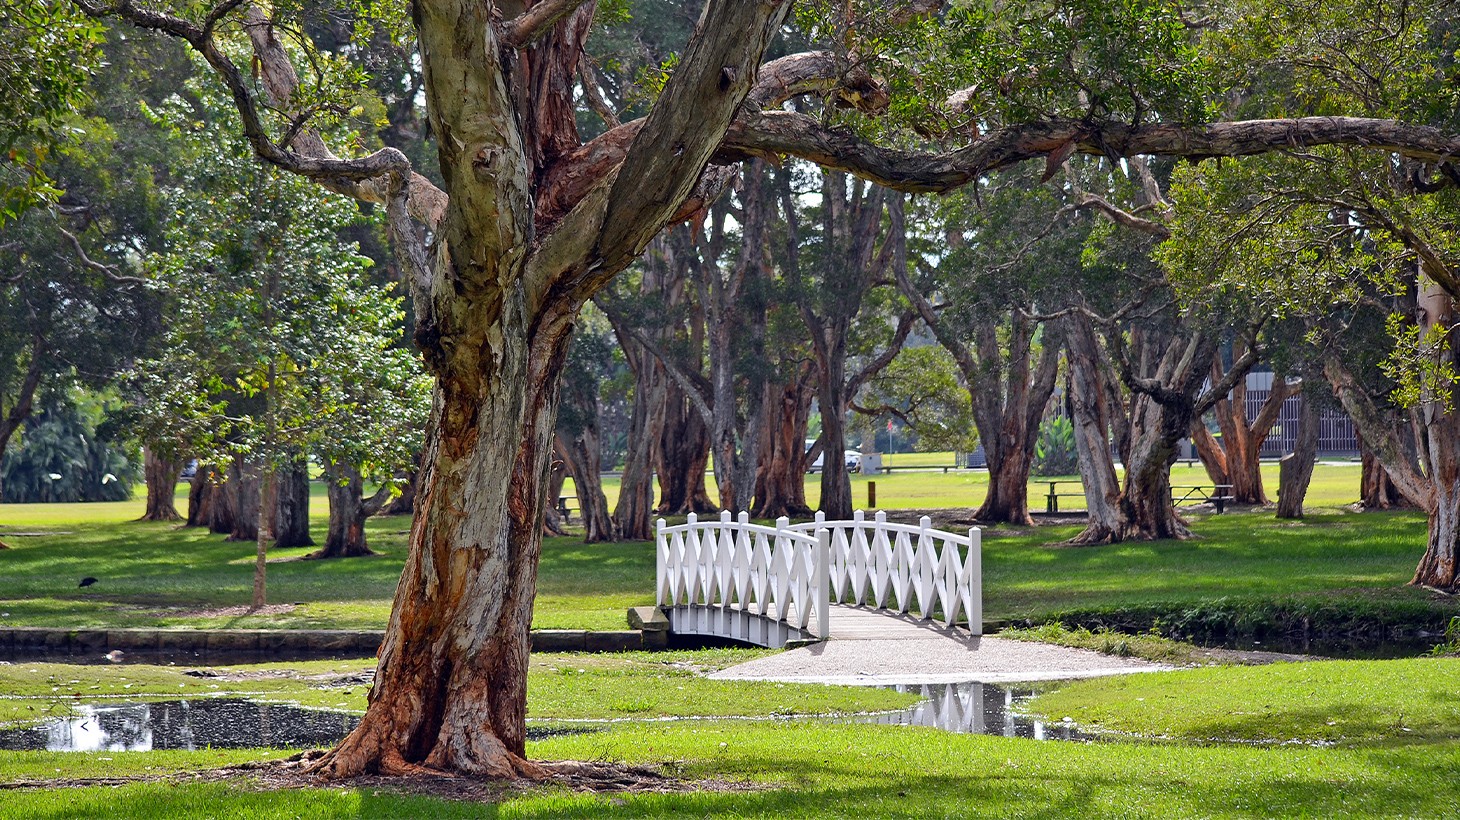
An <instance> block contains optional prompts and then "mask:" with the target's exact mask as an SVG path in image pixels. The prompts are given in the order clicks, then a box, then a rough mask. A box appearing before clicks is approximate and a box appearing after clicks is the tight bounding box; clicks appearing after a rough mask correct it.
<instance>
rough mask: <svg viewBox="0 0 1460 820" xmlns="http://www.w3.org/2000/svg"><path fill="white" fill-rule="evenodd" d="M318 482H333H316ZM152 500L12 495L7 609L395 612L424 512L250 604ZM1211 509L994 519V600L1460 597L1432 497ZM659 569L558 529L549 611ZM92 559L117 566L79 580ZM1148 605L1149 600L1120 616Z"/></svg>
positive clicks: (947, 486)
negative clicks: (1111, 525) (1099, 534)
mask: <svg viewBox="0 0 1460 820" xmlns="http://www.w3.org/2000/svg"><path fill="white" fill-rule="evenodd" d="M1184 469H1186V468H1184V467H1181V468H1178V472H1179V471H1180V470H1184ZM1196 469H1197V470H1199V469H1200V468H1196ZM814 478H815V477H812V480H813V482H814ZM975 479H978V480H979V481H981V480H982V474H981V473H962V474H949V475H943V474H942V473H903V474H894V475H893V476H883V477H880V478H878V479H877V480H878V481H879V485H878V486H879V490H878V494H879V498H887V499H889V500H892V499H897V498H898V497H899V495H898V494H896V493H894V494H892V495H891V496H888V495H887V494H886V493H884V491H883V484H882V483H881V482H905V484H903V485H902V486H903V488H904V489H906V490H909V492H908V493H907V494H905V496H904V497H907V498H912V499H913V500H914V501H916V503H915V504H913V505H912V506H914V507H923V506H937V505H938V504H939V503H941V502H940V499H941V500H942V501H943V502H946V500H947V499H949V498H952V497H954V496H957V495H959V494H960V493H962V492H963V490H961V489H959V488H960V487H961V486H962V485H963V484H964V483H966V482H970V481H974V480H975ZM859 480H862V479H859ZM1182 480H1184V479H1181V478H1180V477H1179V476H1178V479H1177V481H1178V483H1180V482H1181V481H1182ZM1357 481H1358V470H1357V468H1356V467H1349V466H1320V467H1319V469H1318V471H1317V478H1316V479H1315V494H1326V495H1324V497H1325V498H1327V499H1329V500H1330V501H1332V502H1333V503H1334V504H1335V505H1336V504H1337V502H1338V501H1339V500H1341V498H1348V497H1349V496H1342V492H1348V493H1350V495H1352V494H1354V493H1356V491H1357ZM919 487H921V488H923V489H922V490H919V491H918V493H917V494H914V493H912V492H911V490H912V489H916V488H919ZM315 492H316V494H318V493H320V492H322V487H320V486H318V485H316V486H315ZM969 503H971V501H970V502H969ZM888 506H889V508H892V505H890V504H889V505H888ZM312 510H313V514H314V524H315V534H316V537H317V538H322V537H323V528H324V523H325V515H326V505H325V502H324V500H323V499H322V498H318V497H316V499H315V503H314V504H313V506H312ZM140 512H141V501H140V500H135V501H132V502H123V503H116V504H69V505H23V504H6V505H0V533H15V532H30V533H47V534H45V535H19V536H17V535H10V536H7V537H6V539H5V540H6V541H7V542H8V543H9V544H10V545H11V546H12V547H13V549H10V550H3V551H0V624H7V625H16V626H58V627H126V626H170V627H201V628H207V627H270V628H354V629H380V628H383V626H384V624H385V622H386V620H387V618H388V616H389V611H390V605H391V598H392V596H393V595H394V592H395V584H396V580H397V578H398V577H399V574H400V568H401V565H402V563H403V561H404V557H405V556H404V552H405V546H404V545H405V534H406V528H407V527H408V526H409V521H408V520H407V519H406V518H403V517H394V518H375V519H371V520H370V522H369V523H368V525H367V532H368V534H369V539H370V544H371V546H372V548H373V549H375V550H376V551H378V552H379V553H380V555H378V556H374V557H369V558H356V559H344V560H336V561H300V560H297V559H298V557H299V556H301V555H303V554H304V553H305V552H307V551H308V549H297V550H276V551H274V553H273V554H272V557H271V563H270V566H269V599H270V601H271V602H273V603H281V604H293V605H294V606H293V608H292V609H291V610H290V611H288V612H285V613H283V614H278V615H268V616H260V615H245V614H242V612H241V611H240V610H239V609H238V607H241V606H242V605H244V604H246V603H247V602H248V600H249V593H250V589H251V584H252V572H253V570H252V561H253V544H252V543H229V542H226V541H224V540H223V539H222V537H221V536H217V535H211V534H209V533H206V532H202V531H200V530H198V529H184V528H179V527H177V526H175V525H172V524H152V523H141V522H136V521H134V520H132V519H135V518H136V517H137V516H138V515H140ZM1193 525H1194V528H1195V530H1196V532H1197V533H1198V534H1199V535H1200V536H1201V538H1199V539H1197V540H1193V541H1187V542H1174V541H1159V542H1153V543H1139V544H1120V545H1114V546H1106V547H1098V548H1078V549H1077V548H1065V547H1059V546H1054V545H1053V544H1054V542H1057V541H1059V540H1062V539H1065V538H1068V537H1069V536H1071V535H1073V534H1074V533H1075V531H1076V530H1077V528H1076V527H1068V526H1064V527H1040V528H1036V529H1034V530H1024V529H1011V528H999V529H993V530H989V531H988V532H986V534H985V537H984V555H985V557H984V572H985V580H984V590H985V591H984V596H985V611H986V613H987V615H988V617H990V618H1000V619H1026V618H1027V619H1034V620H1042V619H1048V618H1050V617H1055V616H1060V615H1070V614H1071V613H1073V614H1075V615H1079V616H1080V617H1081V618H1083V619H1085V620H1093V621H1094V622H1104V621H1102V619H1103V618H1105V617H1106V614H1109V613H1115V614H1116V617H1113V618H1112V619H1111V620H1113V621H1114V622H1115V624H1116V625H1123V626H1127V627H1133V628H1145V626H1146V625H1148V622H1150V621H1152V620H1153V619H1156V618H1165V619H1166V620H1167V621H1170V620H1171V619H1172V617H1173V616H1172V614H1171V613H1173V612H1178V611H1179V612H1187V615H1184V616H1182V617H1186V618H1187V619H1188V620H1193V619H1194V622H1200V623H1195V625H1193V626H1191V628H1189V629H1188V628H1187V626H1188V625H1186V624H1175V625H1174V626H1171V628H1169V629H1167V631H1168V633H1171V634H1181V635H1184V634H1192V635H1194V636H1195V637H1197V638H1203V636H1204V635H1206V634H1208V633H1204V632H1202V630H1203V629H1205V628H1208V627H1211V624H1210V623H1208V622H1209V621H1212V620H1213V619H1217V620H1222V619H1225V621H1227V622H1231V621H1234V620H1236V621H1240V620H1241V619H1242V618H1244V617H1248V615H1244V614H1243V611H1234V609H1233V608H1234V607H1235V608H1236V610H1242V607H1244V606H1246V605H1247V604H1245V603H1244V602H1249V603H1252V605H1253V606H1267V605H1269V604H1272V603H1274V602H1277V603H1280V604H1283V605H1285V606H1286V605H1288V604H1291V605H1292V607H1295V609H1293V613H1291V617H1292V618H1294V619H1303V618H1307V619H1309V620H1310V621H1311V620H1313V619H1314V618H1318V619H1320V620H1321V619H1322V617H1324V616H1323V615H1322V614H1321V613H1322V612H1332V611H1335V609H1337V610H1342V611H1343V612H1348V613H1357V614H1358V615H1360V616H1364V615H1365V612H1366V611H1371V610H1372V611H1374V612H1382V613H1388V614H1387V615H1385V617H1392V618H1398V619H1400V620H1405V619H1408V620H1414V619H1415V618H1421V619H1424V620H1425V622H1426V623H1429V622H1430V621H1433V620H1435V619H1440V622H1441V623H1442V622H1443V620H1444V619H1446V617H1447V616H1446V615H1445V613H1460V604H1457V603H1456V602H1455V600H1454V599H1445V598H1442V597H1440V596H1436V595H1434V594H1432V593H1429V592H1425V591H1423V590H1416V589H1411V588H1408V587H1405V586H1404V584H1405V582H1407V581H1408V580H1409V578H1410V576H1411V575H1412V573H1413V570H1414V565H1415V563H1416V562H1417V561H1418V559H1419V556H1420V554H1421V552H1422V551H1423V545H1424V538H1425V522H1424V519H1423V517H1422V516H1420V515H1418V514H1416V513H1406V512H1399V513H1362V514H1359V513H1353V512H1349V511H1347V510H1344V509H1342V507H1340V506H1327V507H1322V506H1320V507H1317V508H1316V509H1314V510H1313V514H1311V515H1310V516H1309V517H1308V518H1307V519H1306V520H1304V521H1300V522H1280V521H1277V520H1275V519H1273V518H1272V516H1271V513H1270V512H1264V511H1261V510H1258V511H1253V512H1229V513H1227V514H1225V515H1205V516H1195V517H1194V522H1193ZM653 575H654V560H653V549H652V547H651V545H649V544H645V543H624V544H598V545H585V544H582V543H580V542H579V541H578V540H577V539H576V538H572V537H567V538H551V539H547V540H546V541H545V542H544V544H543V554H542V565H541V570H540V573H539V586H538V596H537V601H536V609H535V615H534V624H533V625H534V626H535V627H537V628H562V629H569V628H576V629H622V628H624V625H625V624H624V611H625V610H626V609H627V608H628V607H630V606H638V605H644V604H649V603H652V596H653ZM86 576H92V577H96V578H98V579H100V580H99V582H98V583H96V584H95V585H93V586H89V587H85V588H78V587H77V583H78V581H79V580H80V579H81V578H83V577H86ZM1213 602H1223V603H1222V606H1224V607H1226V609H1223V610H1222V611H1220V612H1217V613H1215V614H1213V613H1212V612H1208V611H1206V610H1203V609H1202V608H1203V607H1208V608H1209V607H1210V606H1212V604H1213ZM1285 602H1286V603H1285ZM230 607H231V608H233V609H232V611H227V610H225V608H230ZM1292 607H1290V608H1292ZM219 610H225V611H219ZM1131 612H1137V613H1138V615H1139V617H1136V618H1135V619H1134V620H1133V621H1131V622H1129V623H1126V622H1122V621H1120V620H1119V616H1120V614H1121V613H1131ZM7 613H8V614H7ZM1315 613H1318V614H1315ZM1249 614H1250V613H1249ZM1371 614H1372V613H1371ZM1254 617H1259V618H1262V617H1266V616H1265V615H1262V614H1261V613H1258V614H1257V615H1256V616H1254ZM1365 617H1367V616H1365ZM1218 626H1222V625H1221V624H1218ZM1240 626H1241V625H1240V624H1235V625H1234V624H1231V623H1227V624H1226V625H1225V626H1223V628H1225V629H1227V630H1228V631H1232V630H1233V629H1237V627H1240ZM1340 626H1341V625H1340ZM1335 628H1338V627H1335ZM1237 631H1241V630H1240V629H1237Z"/></svg>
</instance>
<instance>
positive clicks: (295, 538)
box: [268, 459, 314, 547]
mask: <svg viewBox="0 0 1460 820" xmlns="http://www.w3.org/2000/svg"><path fill="white" fill-rule="evenodd" d="M270 483H271V484H272V487H271V492H270V496H271V497H272V499H273V510H271V511H270V516H269V519H268V520H269V521H270V522H271V525H272V532H273V537H274V544H273V545H274V546H276V547H312V546H314V539H313V538H312V537H310V535H309V466H308V464H306V463H305V462H304V460H303V459H300V460H298V461H295V462H293V463H291V464H289V465H287V466H285V467H280V468H278V469H276V470H275V471H274V474H273V476H272V480H271V482H270Z"/></svg>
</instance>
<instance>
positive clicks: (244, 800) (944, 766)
mask: <svg viewBox="0 0 1460 820" xmlns="http://www.w3.org/2000/svg"><path fill="white" fill-rule="evenodd" d="M528 754H529V755H530V756H532V757H534V758H538V759H578V760H583V759H590V760H610V761H622V762H625V763H634V764H646V765H651V766H657V767H660V768H661V770H663V771H665V772H667V773H669V774H673V775H676V776H678V777H680V778H682V779H686V780H689V781H702V782H704V785H703V786H700V787H698V788H695V787H694V786H693V783H691V784H690V787H691V790H688V791H682V792H675V793H652V792H651V793H639V794H618V793H608V794H591V793H579V792H573V791H569V790H567V789H565V788H562V787H539V788H531V789H525V790H521V791H513V790H503V791H502V792H500V793H498V794H496V795H491V796H489V802H485V803H465V802H451V801H440V800H435V799H431V798H426V797H416V796H403V795H399V794H396V793H393V792H392V791H390V790H389V789H386V788H382V787H379V786H372V787H363V788H362V787H348V786H347V787H342V788H339V787H337V788H317V789H304V790H285V791H272V792H264V791H257V790H254V789H251V788H249V785H248V780H247V777H246V775H245V776H243V777H241V778H238V779H235V780H231V781H229V782H225V783H206V782H204V783H190V782H187V781H186V780H184V781H182V782H181V783H178V782H166V783H157V782H153V783H138V784H130V785H124V786H121V787H89V788H47V789H34V790H10V791H8V792H7V794H6V795H5V798H6V799H5V801H4V803H3V804H0V806H3V808H0V816H8V817H17V818H19V817H26V818H62V817H117V818H152V817H164V816H165V817H187V818H205V817H240V818H243V817H247V818H261V817H269V818H275V817H278V818H283V817H310V818H357V817H371V818H374V817H512V818H533V817H553V818H563V817H568V818H575V817H582V818H597V817H710V816H726V817H846V818H866V817H919V818H927V817H950V818H952V817H957V818H961V817H1163V818H1165V817H1298V816H1302V817H1451V816H1455V814H1456V813H1457V812H1460V777H1457V776H1456V775H1457V774H1460V753H1457V747H1456V745H1455V744H1453V743H1450V744H1422V745H1408V746H1400V747H1394V748H1381V749H1316V748H1307V747H1277V748H1244V747H1231V746H1224V747H1184V746H1172V745H1149V744H1130V743H1096V744H1073V743H1057V742H1039V741H1032V740H1022V739H1010V738H999V737H981V736H968V735H952V734H946V733H941V732H938V731H937V730H933V729H911V728H906V727H892V726H851V725H826V724H809V723H806V722H791V723H784V724H754V725H748V724H735V723H722V724H708V725H706V724H696V725H683V724H681V725H667V726H662V727H659V726H656V727H631V728H624V729H618V730H615V731H612V732H606V733H602V734H592V735H582V736H575V737H565V738H555V739H552V740H547V741H542V742H538V743H531V744H529V745H528ZM110 756H111V757H113V758H114V761H113V762H119V761H117V760H115V759H119V758H124V757H126V756H125V755H122V754H121V753H115V754H113V755H110ZM227 757H230V756H225V755H223V754H216V759H217V760H219V761H220V762H221V761H222V760H223V759H226V758H227ZM239 757H243V755H239ZM195 758H196V760H197V762H198V765H201V766H207V765H210V764H211V765H217V763H213V762H212V761H213V760H214V759H215V757H214V755H208V754H202V753H195ZM53 760H54V756H52V757H51V758H37V759H36V760H35V762H36V763H46V762H52V761H53ZM169 762H171V763H173V764H174V765H185V764H186V758H183V757H174V758H172V759H171V760H170V761H169ZM132 765H134V764H132ZM130 767H131V766H130V765H129V768H130ZM37 768H39V767H38V766H37ZM716 784H719V788H718V789H717V788H716ZM724 784H730V786H731V788H732V789H733V790H725V785H724Z"/></svg>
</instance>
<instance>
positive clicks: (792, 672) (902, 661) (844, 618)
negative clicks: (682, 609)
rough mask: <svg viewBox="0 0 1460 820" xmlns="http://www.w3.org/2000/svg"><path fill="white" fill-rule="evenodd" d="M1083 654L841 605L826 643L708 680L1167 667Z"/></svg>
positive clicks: (843, 679) (995, 676)
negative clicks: (979, 634)
mask: <svg viewBox="0 0 1460 820" xmlns="http://www.w3.org/2000/svg"><path fill="white" fill-rule="evenodd" d="M1164 668H1168V667H1162V666H1159V665H1157V664H1153V663H1149V662H1147V661H1142V660H1136V659H1132V658H1117V657H1112V656H1109V655H1101V654H1099V653H1097V652H1090V651H1087V650H1083V649H1070V648H1067V647H1062V646H1052V645H1050V644H1041V643H1032V642H1028V641H1015V640H1010V639H1007V638H996V637H987V636H983V637H980V636H974V635H970V634H969V633H968V631H967V630H965V629H959V628H954V629H948V628H946V627H942V626H940V625H938V624H937V623H935V622H931V621H921V620H917V619H915V618H911V617H908V616H902V615H897V614H894V613H888V612H883V611H878V610H869V609H862V608H859V607H851V606H845V605H836V606H833V607H832V608H831V640H829V641H826V642H824V643H817V644H813V645H811V646H806V647H802V648H800V649H793V650H790V651H787V652H782V653H779V654H777V655H771V656H768V657H765V658H759V659H757V660H753V661H749V662H747V663H742V664H739V665H737V666H732V667H730V668H728V669H723V670H720V671H719V672H716V673H714V674H712V675H711V676H710V677H712V678H721V679H742V680H777V681H787V682H800V683H841V684H862V685H888V684H894V683H959V682H963V681H982V682H985V683H998V682H1004V681H1027V680H1062V679H1068V678H1083V677H1096V676H1100V675H1115V674H1124V673H1128V672H1142V671H1153V670H1157V669H1164Z"/></svg>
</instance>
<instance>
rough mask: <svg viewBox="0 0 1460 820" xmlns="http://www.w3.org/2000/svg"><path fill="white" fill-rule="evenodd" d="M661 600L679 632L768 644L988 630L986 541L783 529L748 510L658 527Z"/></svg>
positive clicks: (841, 528)
mask: <svg viewBox="0 0 1460 820" xmlns="http://www.w3.org/2000/svg"><path fill="white" fill-rule="evenodd" d="M656 541H657V553H658V562H657V563H658V572H657V584H656V587H657V589H656V594H655V597H656V603H657V604H658V606H659V607H660V608H662V609H663V610H664V611H665V613H666V614H667V615H668V618H669V628H670V631H671V632H674V633H679V634H689V635H708V636H717V637H722V638H731V639H734V640H739V641H745V642H748V643H753V644H759V645H761V646H769V647H781V646H785V645H786V644H787V643H788V642H793V641H820V640H826V639H828V638H838V637H847V638H851V637H871V634H869V632H870V633H872V634H875V635H876V636H877V637H879V638H892V637H895V635H896V633H898V632H899V631H903V630H907V629H925V628H927V627H930V626H934V625H935V624H936V625H937V626H940V627H942V628H944V629H949V630H951V629H955V628H957V627H958V626H959V624H960V623H961V622H963V621H965V620H966V621H967V632H964V633H963V634H965V635H967V634H970V633H971V634H973V635H979V634H981V633H982V631H983V565H982V559H983V556H982V543H981V541H980V532H979V530H978V528H976V527H975V528H973V529H970V530H968V533H967V534H966V535H959V534H955V533H950V532H944V531H942V530H936V529H933V526H932V521H931V520H930V519H928V518H927V517H926V516H925V517H923V518H922V519H921V521H920V522H919V523H918V524H917V526H912V525H909V524H896V523H893V522H890V521H888V520H887V516H886V514H885V513H881V512H879V513H877V514H876V515H875V516H873V517H872V518H871V519H870V520H869V519H868V518H867V517H866V516H865V515H864V514H863V513H862V512H860V511H859V512H857V513H856V514H855V515H854V516H853V517H852V520H850V521H827V520H825V518H824V517H823V516H822V514H820V513H818V514H817V517H816V520H814V521H808V522H806V523H804V524H792V523H790V521H789V520H788V519H786V518H781V519H778V520H777V521H776V524H775V526H773V527H770V526H764V525H759V524H752V523H750V520H749V516H748V515H747V514H746V513H741V514H740V516H739V518H738V519H736V518H733V517H732V516H731V515H730V513H729V512H724V513H721V514H720V517H719V518H718V519H710V520H705V521H700V520H699V519H698V518H697V517H696V516H694V515H690V516H689V518H688V520H687V521H686V522H685V523H684V524H677V525H674V526H670V525H669V524H668V523H667V522H665V521H664V520H663V519H660V520H659V522H658V534H657V538H656Z"/></svg>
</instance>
